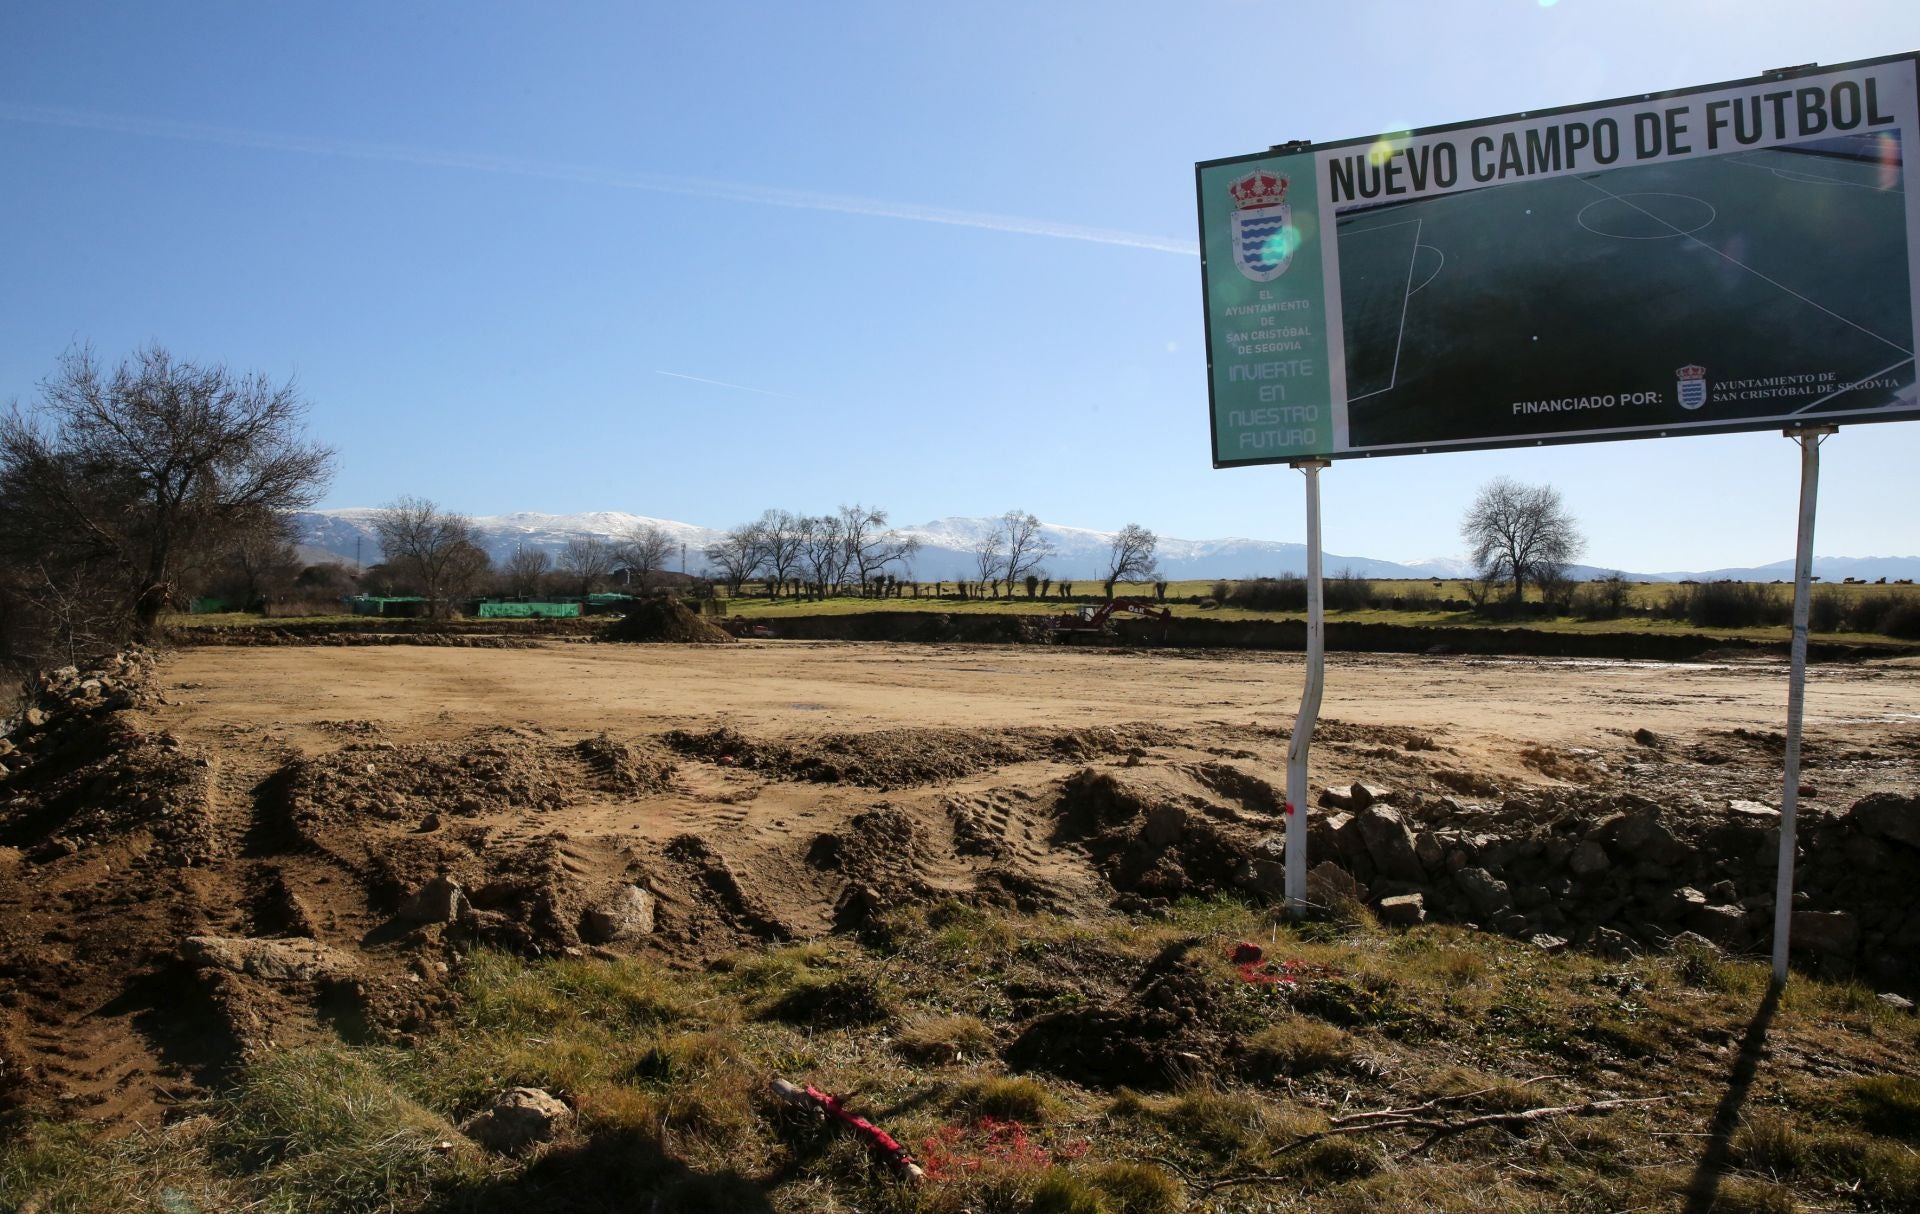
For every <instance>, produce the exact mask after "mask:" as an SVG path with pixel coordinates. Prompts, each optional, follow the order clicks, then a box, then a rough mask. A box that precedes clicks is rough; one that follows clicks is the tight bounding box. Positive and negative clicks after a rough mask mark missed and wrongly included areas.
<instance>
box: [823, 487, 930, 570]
mask: <svg viewBox="0 0 1920 1214" xmlns="http://www.w3.org/2000/svg"><path fill="white" fill-rule="evenodd" d="M840 532H841V542H842V543H843V544H845V545H846V561H845V563H844V564H843V565H842V569H843V570H845V569H850V570H852V572H853V573H855V574H856V575H858V577H859V579H860V584H861V585H862V586H866V585H868V584H869V583H871V582H872V581H873V579H874V578H876V577H878V576H879V575H880V574H881V573H882V572H884V571H885V569H886V567H887V566H888V565H891V564H893V563H894V562H895V561H906V560H911V559H912V558H913V554H914V553H916V552H918V551H920V541H919V540H917V539H913V538H911V537H908V536H903V535H901V534H900V533H899V532H897V531H894V530H892V529H891V528H889V527H888V526H887V512H886V511H885V510H874V509H869V508H867V507H865V506H862V505H860V504H859V503H858V502H855V503H854V504H853V505H851V506H842V507H840Z"/></svg>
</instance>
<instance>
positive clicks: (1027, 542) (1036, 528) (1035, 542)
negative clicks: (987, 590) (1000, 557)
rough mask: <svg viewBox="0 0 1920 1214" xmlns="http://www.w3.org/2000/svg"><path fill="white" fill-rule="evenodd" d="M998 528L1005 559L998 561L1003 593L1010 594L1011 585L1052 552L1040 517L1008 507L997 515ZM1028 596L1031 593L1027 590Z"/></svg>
mask: <svg viewBox="0 0 1920 1214" xmlns="http://www.w3.org/2000/svg"><path fill="white" fill-rule="evenodd" d="M1000 531H1001V533H1002V534H1003V535H1005V536H1006V552H1007V555H1006V558H1005V560H1004V561H1003V562H1002V566H1003V568H1004V569H1005V570H1006V578H1007V594H1008V595H1009V596H1011V595H1012V594H1013V587H1014V584H1015V583H1017V582H1022V581H1025V580H1027V575H1028V574H1030V573H1032V572H1033V571H1034V570H1035V569H1037V568H1039V566H1040V562H1041V561H1044V560H1046V559H1047V558H1048V557H1050V556H1052V555H1053V543H1052V541H1050V540H1049V539H1047V537H1046V536H1045V535H1043V534H1042V533H1041V531H1040V520H1039V519H1037V518H1035V517H1034V516H1033V515H1031V514H1028V513H1027V512H1026V511H1024V510H1018V509H1015V510H1009V511H1007V512H1006V513H1005V514H1003V515H1001V516H1000ZM1027 594H1028V597H1029V598H1031V597H1032V594H1033V592H1032V591H1031V590H1029V591H1028V592H1027Z"/></svg>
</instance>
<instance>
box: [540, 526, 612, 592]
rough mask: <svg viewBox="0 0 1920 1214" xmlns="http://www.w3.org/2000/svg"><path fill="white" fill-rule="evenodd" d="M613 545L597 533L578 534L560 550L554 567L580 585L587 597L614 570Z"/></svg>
mask: <svg viewBox="0 0 1920 1214" xmlns="http://www.w3.org/2000/svg"><path fill="white" fill-rule="evenodd" d="M613 561H614V553H613V546H612V545H610V544H608V543H607V542H606V541H605V540H603V539H601V538H600V537H599V536H597V535H576V536H574V537H573V538H572V539H570V540H568V541H567V546H566V547H565V548H562V549H561V550H560V558H559V559H558V560H557V561H555V562H554V567H555V568H556V569H557V570H558V571H559V572H560V573H561V574H563V575H565V576H566V577H567V578H569V579H571V580H572V581H573V582H574V583H575V584H577V585H578V586H579V587H580V597H581V598H582V599H584V598H586V597H587V596H588V595H590V594H592V593H593V588H594V587H595V586H598V585H600V584H601V583H602V582H604V581H606V580H607V575H608V574H610V573H612V572H613Z"/></svg>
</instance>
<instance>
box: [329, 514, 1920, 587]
mask: <svg viewBox="0 0 1920 1214" xmlns="http://www.w3.org/2000/svg"><path fill="white" fill-rule="evenodd" d="M378 513H379V511H378V510H375V509H369V508H366V507H356V508H349V509H341V510H307V511H301V512H300V513H298V514H296V515H295V516H294V521H295V526H296V529H297V531H298V534H299V541H300V543H301V544H302V545H303V546H304V547H305V548H306V549H307V550H308V555H309V557H310V558H311V559H316V560H318V559H325V556H331V557H337V558H340V559H343V560H346V561H355V560H358V561H361V562H363V563H364V564H369V565H371V564H373V563H375V562H376V561H378V560H379V559H380V541H379V539H378V537H377V536H376V534H375V532H374V525H373V524H374V518H375V516H376V515H378ZM996 521H997V520H995V519H992V518H943V519H935V520H934V521H932V522H930V523H920V524H913V525H905V526H900V527H897V528H895V530H896V531H897V532H898V533H899V534H901V535H902V536H912V537H913V538H914V539H917V540H919V541H920V550H919V552H918V553H917V554H915V556H914V558H913V561H912V564H911V566H910V572H911V574H912V576H913V577H915V578H917V579H919V580H921V581H932V580H935V579H945V580H948V581H953V580H956V579H960V578H971V577H972V576H973V570H974V564H975V563H974V556H973V553H974V549H975V548H976V547H977V546H978V544H979V542H980V540H981V539H982V538H983V537H985V536H986V535H987V533H988V532H989V531H990V530H991V529H992V528H993V526H994V523H995V522H996ZM648 524H651V525H653V526H655V527H658V528H660V530H662V531H664V532H665V533H666V534H667V535H668V537H669V538H671V539H672V540H673V541H674V542H675V543H676V544H683V545H685V547H686V557H685V560H686V565H685V567H686V570H687V572H689V573H698V572H700V571H702V570H703V569H705V568H706V564H707V562H706V558H705V557H704V556H703V555H702V553H703V551H704V550H705V549H706V548H707V547H708V546H709V545H711V544H714V543H716V542H718V541H719V540H720V539H721V538H722V537H723V536H724V535H725V532H723V531H721V530H719V529H716V528H713V527H701V526H697V525H695V524H693V523H682V522H678V521H676V520H674V519H663V518H650V517H648V516H646V515H641V514H626V513H623V512H621V511H617V510H596V511H589V512H586V513H581V514H539V513H535V512H532V511H518V512H515V513H513V514H491V515H484V516H479V517H476V518H474V519H473V525H474V529H475V531H477V532H478V533H479V537H480V546H481V547H483V548H485V549H486V550H487V552H488V554H489V555H491V556H492V557H493V558H494V559H495V560H496V561H502V560H506V559H507V558H508V557H511V556H512V555H513V553H514V550H515V549H517V548H523V547H524V548H537V549H541V550H544V551H546V552H548V553H549V554H552V555H556V556H557V555H558V554H559V552H560V550H561V549H562V548H564V547H566V544H567V541H569V540H571V539H575V538H577V537H580V536H598V537H599V538H601V539H606V540H618V539H619V538H620V537H622V536H623V535H625V534H626V533H628V532H631V531H633V530H634V529H635V528H638V527H643V526H646V525H648ZM1040 530H1041V533H1042V534H1043V535H1044V536H1045V537H1046V539H1047V541H1048V543H1050V544H1051V545H1052V546H1053V555H1052V556H1050V557H1048V558H1047V560H1046V561H1045V562H1044V568H1045V569H1046V571H1047V572H1048V573H1049V574H1051V575H1052V576H1053V577H1055V578H1073V579H1082V580H1084V579H1091V578H1097V577H1099V576H1100V575H1101V574H1102V573H1104V572H1105V570H1106V562H1107V555H1108V548H1109V545H1111V544H1112V542H1113V535H1114V533H1113V532H1111V531H1095V530H1092V529H1091V528H1087V527H1069V526H1065V525H1063V524H1059V523H1043V524H1041V528H1040ZM323 554H325V556H323ZM1158 555H1159V558H1160V572H1161V576H1163V577H1166V578H1169V579H1172V580H1175V581H1183V580H1191V579H1204V578H1244V577H1274V576H1278V575H1281V574H1286V573H1295V574H1298V573H1304V572H1305V571H1306V567H1307V548H1306V545H1304V544H1292V543H1286V542H1283V541H1278V540H1250V539H1239V538H1234V539H1217V540H1185V539H1177V538H1175V537H1172V536H1164V535H1163V536H1161V537H1160V546H1159V550H1158ZM1323 561H1324V565H1323V568H1324V569H1325V570H1326V573H1327V575H1328V576H1330V577H1331V576H1336V575H1338V574H1340V573H1341V572H1343V571H1346V570H1351V571H1352V572H1353V573H1355V574H1357V575H1359V576H1361V577H1369V578H1454V577H1464V576H1467V575H1468V574H1469V572H1470V571H1471V570H1470V566H1469V565H1468V564H1467V562H1466V561H1464V560H1462V559H1460V558H1457V557H1433V558H1430V559H1426V560H1419V561H1408V562H1399V561H1386V560H1380V559H1377V558H1375V557H1364V556H1346V555H1342V554H1340V553H1334V552H1329V553H1326V554H1324V557H1323ZM668 567H669V568H670V569H679V568H681V561H680V556H679V554H678V553H676V554H675V555H674V558H673V559H672V560H670V561H669V562H668ZM1611 572H1613V570H1610V569H1601V568H1597V567H1593V566H1588V565H1576V566H1574V567H1573V569H1572V574H1573V576H1574V577H1576V578H1586V577H1603V576H1605V575H1606V574H1608V573H1611ZM1814 572H1815V573H1816V574H1818V575H1819V576H1820V577H1821V578H1822V579H1824V580H1827V581H1834V582H1837V581H1840V580H1842V579H1843V578H1846V577H1854V578H1862V579H1865V580H1869V581H1871V580H1873V579H1875V578H1880V577H1885V578H1887V579H1889V580H1892V579H1895V578H1916V577H1920V557H1911V556H1907V557H1819V558H1816V560H1815V561H1814ZM1627 576H1628V577H1629V578H1631V579H1633V580H1635V581H1658V582H1669V581H1680V580H1683V579H1694V580H1701V581H1705V580H1710V579H1713V578H1737V579H1741V580H1746V581H1763V582H1765V581H1773V580H1776V579H1783V580H1784V579H1791V578H1792V577H1793V562H1792V561H1791V560H1787V561H1780V562H1776V563H1775V564H1772V565H1760V566H1754V567H1750V568H1742V569H1713V570H1706V571H1703V572H1669V573H1628V574H1627Z"/></svg>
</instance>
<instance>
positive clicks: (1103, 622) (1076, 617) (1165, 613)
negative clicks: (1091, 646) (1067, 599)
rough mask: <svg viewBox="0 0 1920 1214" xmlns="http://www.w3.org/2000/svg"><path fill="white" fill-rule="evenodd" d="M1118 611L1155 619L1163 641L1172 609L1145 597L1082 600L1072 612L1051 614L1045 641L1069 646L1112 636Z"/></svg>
mask: <svg viewBox="0 0 1920 1214" xmlns="http://www.w3.org/2000/svg"><path fill="white" fill-rule="evenodd" d="M1119 612H1125V613H1126V614H1127V615H1135V616H1141V617H1143V618H1145V619H1149V620H1159V621H1160V640H1161V642H1162V643H1163V644H1164V643H1165V641H1166V639H1167V630H1168V629H1169V628H1171V627H1172V626H1173V609H1172V608H1170V607H1155V606H1154V605H1153V604H1152V603H1149V602H1148V601H1147V600H1145V599H1112V600H1109V601H1108V602H1105V603H1082V604H1080V606H1079V607H1077V608H1075V609H1074V610H1072V611H1069V612H1067V613H1065V614H1063V615H1057V616H1054V617H1053V618H1052V619H1050V620H1048V621H1047V640H1049V641H1052V642H1054V643H1056V644H1062V645H1071V644H1073V643H1074V642H1075V641H1078V640H1080V639H1082V638H1086V639H1088V640H1093V641H1101V640H1112V639H1115V638H1116V637H1118V635H1119V630H1118V629H1117V628H1115V627H1114V620H1113V617H1114V615H1115V614H1116V613H1119Z"/></svg>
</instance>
